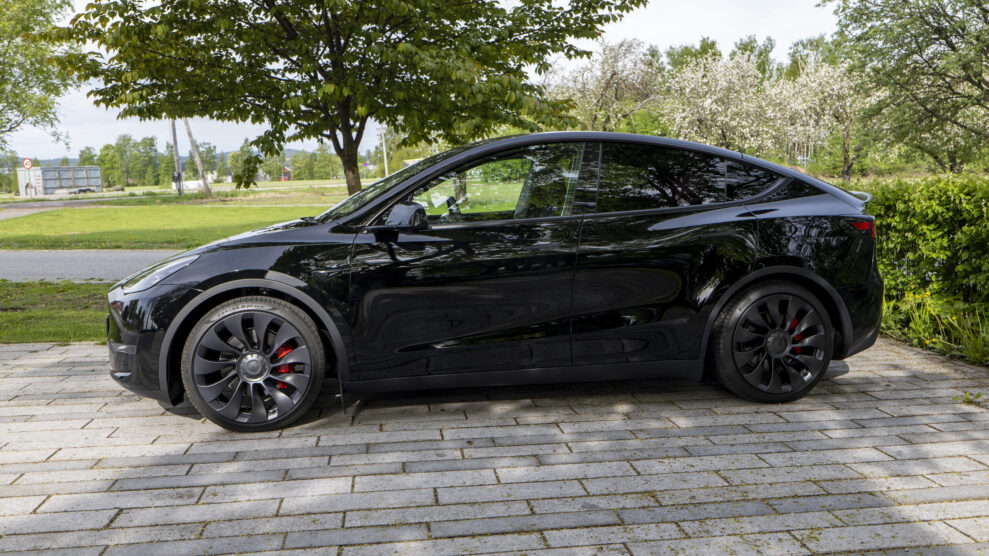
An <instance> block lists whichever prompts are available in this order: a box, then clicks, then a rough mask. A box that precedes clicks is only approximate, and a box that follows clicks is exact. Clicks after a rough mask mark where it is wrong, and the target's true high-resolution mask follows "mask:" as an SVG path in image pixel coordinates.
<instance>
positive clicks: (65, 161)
mask: <svg viewBox="0 0 989 556" xmlns="http://www.w3.org/2000/svg"><path fill="white" fill-rule="evenodd" d="M58 165H59V166H68V165H69V157H67V156H63V157H62V160H60V161H59V162H58Z"/></svg>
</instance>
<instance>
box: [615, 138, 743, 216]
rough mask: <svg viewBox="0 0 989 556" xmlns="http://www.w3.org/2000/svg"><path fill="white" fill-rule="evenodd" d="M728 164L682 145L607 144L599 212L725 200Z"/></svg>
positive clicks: (702, 203)
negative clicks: (725, 170)
mask: <svg viewBox="0 0 989 556" xmlns="http://www.w3.org/2000/svg"><path fill="white" fill-rule="evenodd" d="M724 175H725V174H724V163H723V161H722V160H721V159H720V158H718V157H714V156H709V155H705V154H700V153H695V152H691V151H685V150H682V149H675V148H667V147H655V146H651V145H636V144H628V143H604V144H603V146H602V149H601V182H600V185H599V186H598V212H621V211H627V210H644V209H657V208H669V207H682V206H691V205H706V204H710V203H720V202H723V201H724V200H725V180H724Z"/></svg>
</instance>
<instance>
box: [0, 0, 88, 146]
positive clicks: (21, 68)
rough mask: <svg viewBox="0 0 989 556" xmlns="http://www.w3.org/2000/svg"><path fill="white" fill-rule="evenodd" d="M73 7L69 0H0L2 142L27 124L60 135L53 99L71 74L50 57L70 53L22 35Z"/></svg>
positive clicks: (52, 21)
mask: <svg viewBox="0 0 989 556" xmlns="http://www.w3.org/2000/svg"><path fill="white" fill-rule="evenodd" d="M71 6H72V3H71V2H69V1H68V0H37V1H33V0H32V1H29V0H0V14H3V15H2V16H0V147H3V146H5V145H6V144H7V137H8V136H9V135H10V133H12V132H14V131H16V130H17V129H19V128H20V127H22V126H25V125H27V126H35V127H39V128H43V129H47V130H49V131H50V132H51V134H52V136H53V137H55V138H56V139H58V138H59V135H58V133H57V132H56V130H55V125H56V124H57V122H58V114H57V112H56V100H57V99H58V97H60V96H61V95H62V94H63V93H64V92H65V91H66V90H67V89H68V88H69V84H70V82H71V78H70V76H69V75H68V74H67V73H66V72H65V71H64V70H63V69H62V68H59V67H58V66H56V65H53V64H51V63H49V62H48V58H49V57H50V56H53V55H56V54H66V55H68V54H71V52H70V51H67V50H66V49H65V48H61V49H59V48H56V47H54V46H52V44H51V43H49V42H45V41H42V40H38V39H36V38H31V37H29V36H28V37H26V36H25V35H29V34H33V33H38V32H41V31H45V30H47V29H48V28H49V27H51V26H52V25H54V24H55V22H56V21H57V20H58V19H59V18H60V17H61V16H62V15H63V14H64V13H65V12H66V11H67V10H68V9H69V8H70V7H71Z"/></svg>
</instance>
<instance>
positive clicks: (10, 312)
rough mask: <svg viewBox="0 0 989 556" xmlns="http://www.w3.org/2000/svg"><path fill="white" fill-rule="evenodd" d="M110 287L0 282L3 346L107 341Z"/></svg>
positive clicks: (0, 338) (0, 333)
mask: <svg viewBox="0 0 989 556" xmlns="http://www.w3.org/2000/svg"><path fill="white" fill-rule="evenodd" d="M109 288H110V284H73V283H71V282H7V281H0V344H3V343H21V342H80V341H91V340H105V339H106V325H105V317H106V291H107V290H108V289H109Z"/></svg>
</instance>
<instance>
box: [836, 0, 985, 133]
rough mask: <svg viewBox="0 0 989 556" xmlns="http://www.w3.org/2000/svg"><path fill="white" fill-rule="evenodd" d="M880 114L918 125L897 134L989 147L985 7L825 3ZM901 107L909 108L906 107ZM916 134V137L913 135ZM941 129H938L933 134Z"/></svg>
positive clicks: (970, 3)
mask: <svg viewBox="0 0 989 556" xmlns="http://www.w3.org/2000/svg"><path fill="white" fill-rule="evenodd" d="M826 2H827V3H830V4H835V14H836V15H837V16H838V27H839V29H841V35H842V37H843V38H844V39H846V40H847V41H848V43H849V45H850V47H851V49H852V51H853V53H854V56H855V60H856V70H857V71H860V72H862V73H863V75H864V76H865V77H866V78H867V79H868V80H869V81H870V82H871V83H872V84H873V86H874V87H875V88H876V89H881V90H882V92H883V94H882V96H881V97H880V101H879V107H880V108H881V109H888V110H889V113H890V114H893V115H903V116H906V117H908V118H913V117H916V116H921V118H922V121H923V124H922V125H915V124H916V120H913V121H905V120H904V121H901V122H900V123H901V124H902V125H903V127H901V129H900V133H899V134H898V135H899V136H900V137H905V136H906V135H908V134H914V135H916V136H915V137H914V138H913V139H912V140H911V143H912V144H914V145H922V144H923V143H924V137H931V136H932V135H931V134H932V133H933V134H934V135H940V136H944V137H946V136H949V135H951V134H952V133H953V134H954V135H956V136H957V135H958V133H959V132H964V134H966V135H967V136H968V138H969V141H978V142H979V143H980V144H981V145H985V144H987V143H989V77H987V75H989V74H987V71H989V4H987V3H986V2H985V0H928V1H925V2H907V1H905V0H826ZM904 107H906V108H904ZM911 128H913V129H914V130H915V131H914V132H911V131H910V129H911ZM938 128H940V129H938Z"/></svg>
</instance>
